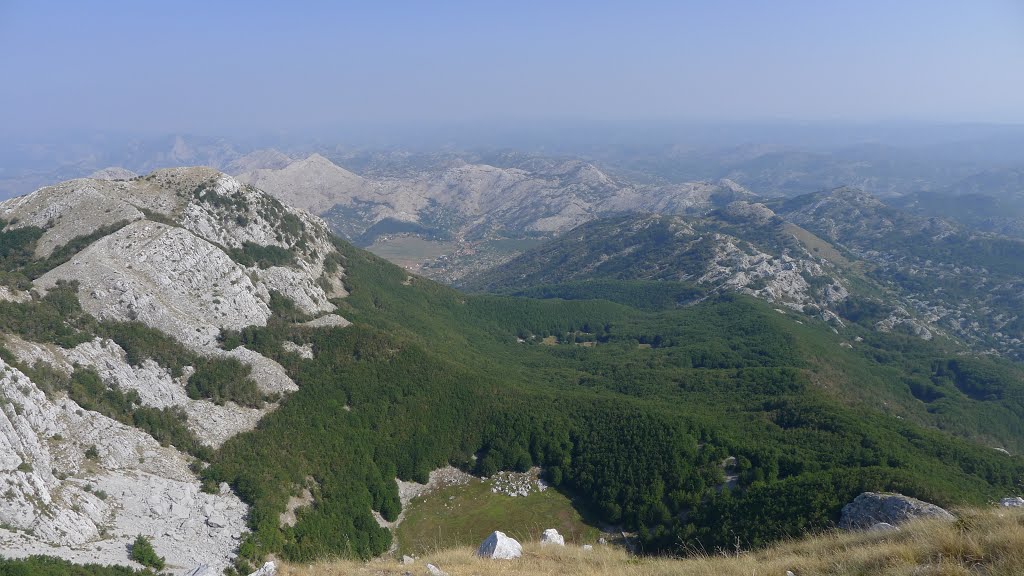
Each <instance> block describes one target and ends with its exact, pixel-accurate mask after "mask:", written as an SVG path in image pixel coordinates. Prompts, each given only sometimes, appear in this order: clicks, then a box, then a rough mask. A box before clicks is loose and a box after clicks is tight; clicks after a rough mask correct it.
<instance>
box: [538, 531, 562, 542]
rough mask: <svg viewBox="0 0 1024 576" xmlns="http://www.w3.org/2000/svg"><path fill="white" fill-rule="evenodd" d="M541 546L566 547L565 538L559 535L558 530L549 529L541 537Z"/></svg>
mask: <svg viewBox="0 0 1024 576" xmlns="http://www.w3.org/2000/svg"><path fill="white" fill-rule="evenodd" d="M540 543H541V545H549V544H550V545H555V546H565V537H563V536H562V535H561V534H559V533H558V530H556V529H554V528H548V529H547V530H545V531H544V533H543V534H541V536H540Z"/></svg>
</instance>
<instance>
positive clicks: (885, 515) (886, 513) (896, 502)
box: [839, 492, 956, 530]
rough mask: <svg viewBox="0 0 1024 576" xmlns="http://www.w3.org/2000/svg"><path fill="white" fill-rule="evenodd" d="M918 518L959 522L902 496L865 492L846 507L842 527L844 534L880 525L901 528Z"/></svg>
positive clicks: (941, 511)
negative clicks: (899, 526)
mask: <svg viewBox="0 0 1024 576" xmlns="http://www.w3.org/2000/svg"><path fill="white" fill-rule="evenodd" d="M918 518H934V519H938V520H955V519H956V518H955V517H954V516H953V515H952V514H950V513H949V512H947V511H946V510H944V509H942V508H940V507H938V506H936V505H934V504H929V503H928V502H923V501H921V500H918V499H916V498H911V497H909V496H904V495H902V494H884V493H882V494H879V493H875V492H864V493H863V494H861V495H860V496H857V497H856V498H855V499H854V500H853V502H850V503H849V504H847V505H846V506H843V511H842V516H841V517H840V519H839V527H840V528H842V529H844V530H864V529H869V528H871V527H872V526H875V525H877V524H879V523H885V524H890V525H893V526H898V525H899V524H902V523H903V522H907V521H909V520H914V519H918Z"/></svg>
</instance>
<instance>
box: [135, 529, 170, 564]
mask: <svg viewBox="0 0 1024 576" xmlns="http://www.w3.org/2000/svg"><path fill="white" fill-rule="evenodd" d="M130 557H131V559H132V560H135V561H136V562H138V563H139V564H142V565H143V566H147V567H149V568H153V569H155V570H163V569H164V559H163V558H161V557H160V556H157V554H156V550H153V544H152V543H151V542H150V541H149V538H146V537H145V536H143V535H142V534H139V535H138V536H137V537H136V538H135V542H133V543H132V552H131V556H130Z"/></svg>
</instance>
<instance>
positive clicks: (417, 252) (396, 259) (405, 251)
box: [367, 236, 458, 268]
mask: <svg viewBox="0 0 1024 576" xmlns="http://www.w3.org/2000/svg"><path fill="white" fill-rule="evenodd" d="M457 248H458V244H456V243H455V242H442V241H439V240H425V239H423V238H420V237H418V236H393V237H389V238H386V239H385V238H379V239H377V241H376V242H374V243H373V245H371V246H370V247H369V248H367V250H369V251H370V252H372V253H374V254H376V255H377V256H380V257H381V258H384V259H385V260H389V261H391V262H392V263H393V264H397V265H399V266H401V267H403V268H409V267H413V268H415V267H418V266H419V265H420V264H422V263H423V262H424V261H425V260H434V259H435V258H437V257H439V256H443V255H445V254H451V253H452V252H454V251H455V250H456V249H457Z"/></svg>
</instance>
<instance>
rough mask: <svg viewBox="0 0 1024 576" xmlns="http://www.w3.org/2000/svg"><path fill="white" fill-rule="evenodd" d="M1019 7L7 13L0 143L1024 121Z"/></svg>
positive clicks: (314, 6)
mask: <svg viewBox="0 0 1024 576" xmlns="http://www.w3.org/2000/svg"><path fill="white" fill-rule="evenodd" d="M1021 63H1024V3H1021V2H1019V1H1016V0H977V1H950V2H934V1H925V0H908V1H902V2H883V1H879V0H866V1H860V2H845V3H842V4H840V3H836V2H816V1H809V0H783V1H780V2H757V1H739V0H726V1H723V2H714V3H711V2H697V1H692V2H691V1H686V2H670V1H665V2H659V1H651V0H648V1H643V2H629V3H626V2H619V3H612V2H576V1H571V2H559V3H557V4H555V3H546V2H538V1H532V0H530V1H521V2H504V3H500V4H499V3H491V2H455V1H453V2H445V3H426V2H411V1H410V2H373V3H369V2H367V3H349V2H338V3H333V2H297V3H279V2H219V3H215V4H214V3H206V2H196V1H193V0H183V1H179V2H175V3H159V4H157V3H148V2H117V1H105V2H95V3H79V2H55V1H38V2H37V1H33V2H28V1H20V0H13V1H11V0H8V1H0V70H2V71H3V77H4V79H5V89H4V90H3V91H0V124H2V125H3V126H4V128H0V130H4V131H7V132H9V133H11V134H19V135H33V134H38V133H43V132H48V131H56V130H66V129H74V130H85V131H93V130H102V131H114V132H116V131H165V132H181V131H202V132H207V133H209V132H211V131H222V132H223V131H236V130H245V131H249V132H251V131H261V130H265V131H270V130H283V131H301V130H307V129H314V128H317V127H324V126H345V125H347V124H374V123H377V124H390V125H396V124H410V125H441V124H446V123H451V124H473V123H475V122H505V123H515V122H518V121H532V122H537V121H540V122H543V121H545V120H546V119H566V118H568V119H581V120H600V121H648V122H649V121H659V120H674V121H712V122H716V121H721V122H763V121H771V122H847V123H857V122H889V121H899V122H934V123H970V122H981V123H1024V74H1021V73H1020V67H1021Z"/></svg>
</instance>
